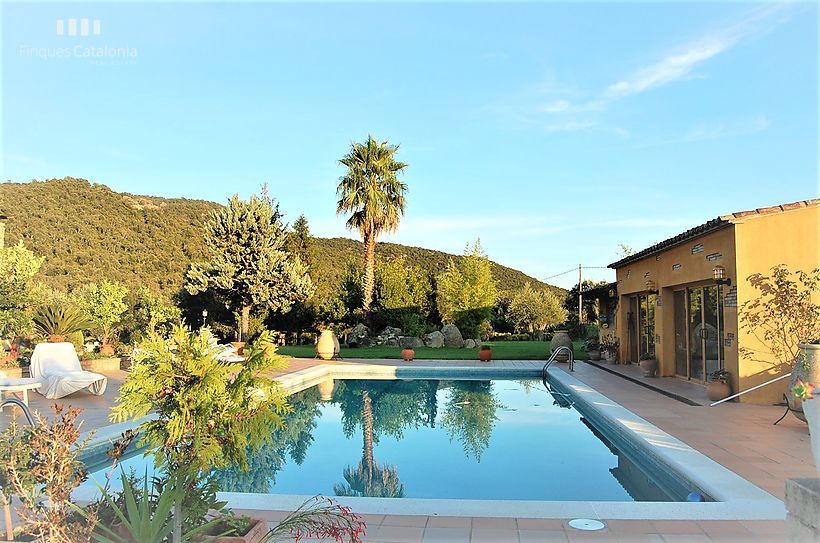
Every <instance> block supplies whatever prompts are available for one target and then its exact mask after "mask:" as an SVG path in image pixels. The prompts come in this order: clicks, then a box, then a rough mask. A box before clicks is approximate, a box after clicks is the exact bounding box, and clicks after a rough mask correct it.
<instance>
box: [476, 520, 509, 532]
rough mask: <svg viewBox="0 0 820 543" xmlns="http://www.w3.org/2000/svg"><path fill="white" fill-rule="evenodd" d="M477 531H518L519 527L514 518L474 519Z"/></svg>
mask: <svg viewBox="0 0 820 543" xmlns="http://www.w3.org/2000/svg"><path fill="white" fill-rule="evenodd" d="M476 529H492V530H517V529H518V526H517V525H516V523H515V519H514V518H474V519H473V530H476Z"/></svg>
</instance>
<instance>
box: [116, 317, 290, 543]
mask: <svg viewBox="0 0 820 543" xmlns="http://www.w3.org/2000/svg"><path fill="white" fill-rule="evenodd" d="M270 343H271V342H270V334H269V333H264V334H262V336H261V337H260V339H259V340H258V342H257V343H256V344H255V345H251V346H250V347H249V348H247V349H246V353H247V355H246V359H245V360H244V361H242V362H228V361H225V360H223V359H222V357H221V354H222V347H220V346H218V345H217V344H216V341H215V340H214V337H213V336H212V335H211V333H210V332H209V331H208V330H207V329H202V330H200V331H199V332H195V333H192V332H191V331H190V330H189V329H188V328H186V327H183V326H176V327H174V328H173V330H172V332H171V335H170V337H169V338H168V339H164V338H163V337H161V336H160V335H158V334H150V335H149V336H148V338H147V339H146V340H145V341H144V342H143V343H140V344H139V345H138V346H137V347H136V348H135V349H134V353H133V355H132V361H133V363H132V366H131V371H130V373H129V376H128V378H127V379H126V380H125V382H124V383H123V385H122V386H121V387H120V394H119V397H118V398H117V404H116V405H115V406H114V408H113V409H112V412H111V420H112V421H113V422H122V421H125V420H129V419H138V418H141V417H144V416H146V415H148V414H149V413H151V412H153V413H155V414H156V417H155V418H153V419H151V420H149V421H146V422H143V423H142V424H141V426H140V427H139V433H140V434H141V436H142V443H143V444H145V445H147V446H148V448H149V450H150V451H151V452H153V453H154V455H155V457H156V460H157V463H158V464H159V465H160V466H161V467H162V468H164V470H165V472H166V473H167V475H168V477H169V479H170V480H172V481H174V484H175V485H177V486H178V487H179V488H184V489H185V490H186V491H189V490H191V489H192V488H193V486H194V485H195V484H196V482H197V481H198V480H200V479H201V477H200V476H201V474H203V473H205V472H209V471H211V470H212V469H214V468H221V467H226V466H229V465H237V466H239V467H240V468H242V469H247V459H248V453H249V452H252V451H255V450H256V449H258V448H259V447H260V446H261V445H263V444H264V443H267V442H268V441H270V439H271V437H272V436H273V433H274V430H276V429H278V428H280V427H281V425H282V416H283V415H284V414H285V413H287V412H288V410H289V407H288V405H287V403H286V401H285V396H284V394H283V392H282V390H281V389H280V388H279V386H278V385H277V384H276V383H275V382H274V381H273V380H272V379H270V378H269V377H265V376H264V375H263V374H264V373H265V372H267V371H268V370H271V369H274V368H275V367H277V366H280V364H281V362H282V361H283V359H282V358H281V357H270V356H265V348H266V347H269V346H270ZM182 518H183V516H182V504H181V501H179V500H177V501H176V502H175V504H174V523H175V526H174V531H173V538H172V539H173V541H174V543H178V542H179V541H182V539H181V538H182Z"/></svg>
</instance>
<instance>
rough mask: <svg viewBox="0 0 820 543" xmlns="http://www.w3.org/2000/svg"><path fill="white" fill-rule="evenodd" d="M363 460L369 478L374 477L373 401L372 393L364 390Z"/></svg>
mask: <svg viewBox="0 0 820 543" xmlns="http://www.w3.org/2000/svg"><path fill="white" fill-rule="evenodd" d="M362 441H363V444H362V460H364V465H365V469H366V470H367V477H368V480H372V479H373V465H374V461H373V402H372V401H371V400H370V393H369V392H368V391H366V390H363V391H362Z"/></svg>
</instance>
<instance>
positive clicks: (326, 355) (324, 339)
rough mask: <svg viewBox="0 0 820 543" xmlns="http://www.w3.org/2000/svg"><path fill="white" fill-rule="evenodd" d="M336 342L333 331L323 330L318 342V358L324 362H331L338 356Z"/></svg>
mask: <svg viewBox="0 0 820 543" xmlns="http://www.w3.org/2000/svg"><path fill="white" fill-rule="evenodd" d="M333 340H334V334H333V331H332V330H322V333H321V334H319V341H317V342H316V356H318V357H319V358H321V359H322V360H331V359H333V357H335V356H336V354H338V353H337V352H336V345H337V343H336V342H335V341H333Z"/></svg>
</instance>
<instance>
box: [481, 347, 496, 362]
mask: <svg viewBox="0 0 820 543" xmlns="http://www.w3.org/2000/svg"><path fill="white" fill-rule="evenodd" d="M478 359H479V360H481V361H482V362H489V361H490V360H492V359H493V350H492V349H490V348H489V347H482V348H480V349H479V350H478Z"/></svg>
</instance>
